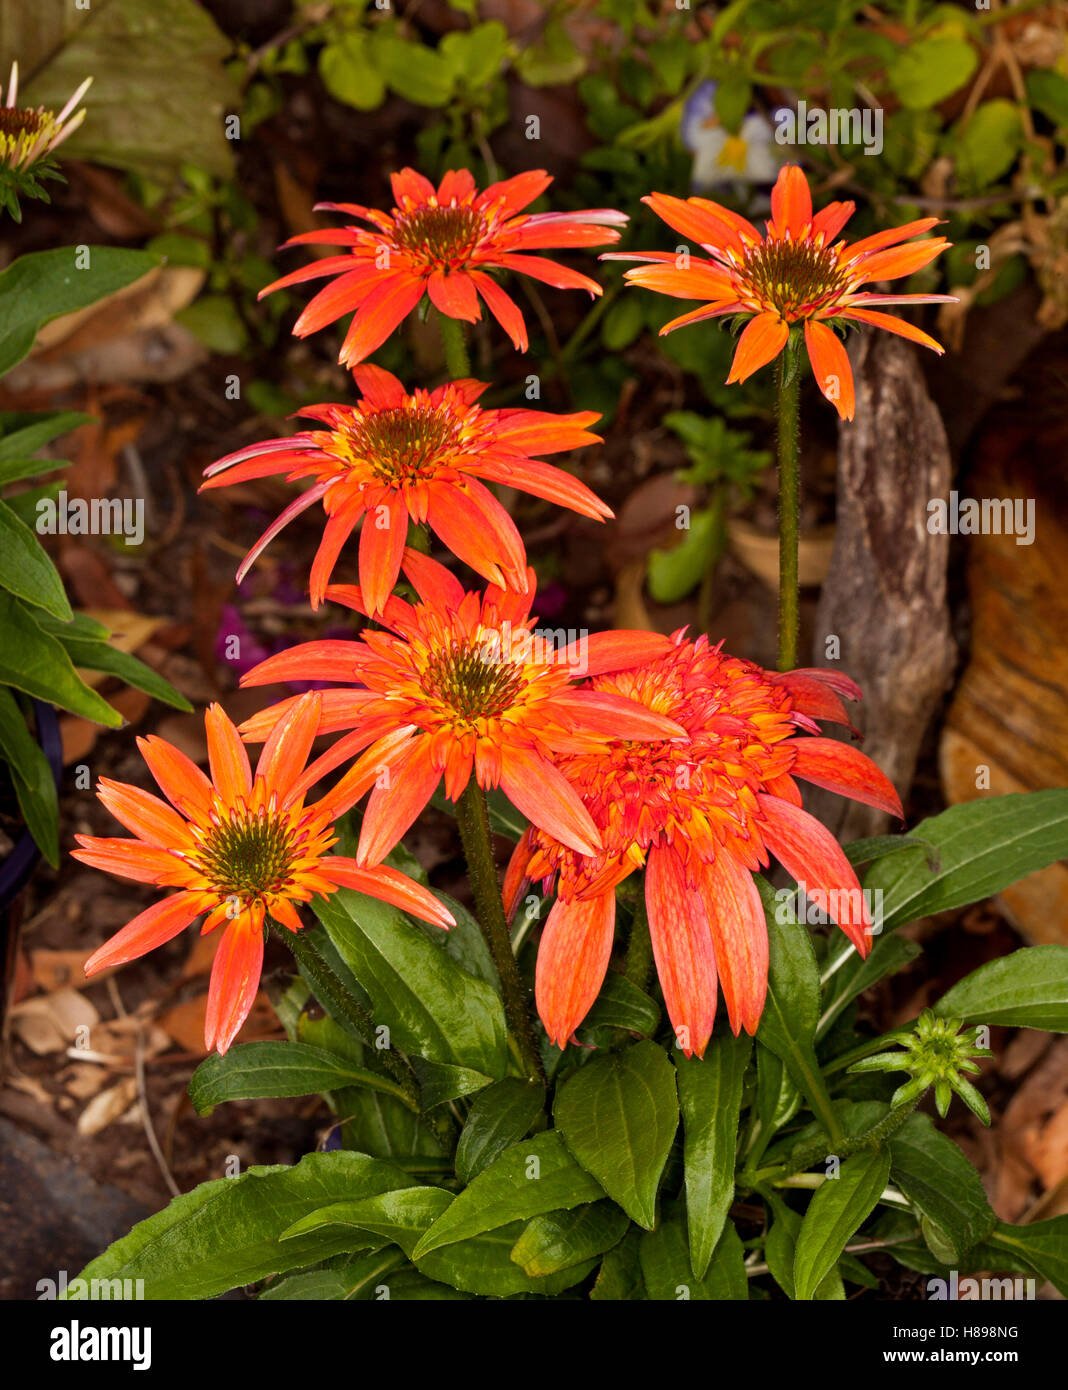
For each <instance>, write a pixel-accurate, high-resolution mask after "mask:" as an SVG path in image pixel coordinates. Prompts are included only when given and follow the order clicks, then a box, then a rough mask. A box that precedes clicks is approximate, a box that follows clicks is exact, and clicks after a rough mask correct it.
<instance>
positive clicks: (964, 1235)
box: [890, 1115, 996, 1266]
mask: <svg viewBox="0 0 1068 1390" xmlns="http://www.w3.org/2000/svg"><path fill="white" fill-rule="evenodd" d="M890 1156H891V1168H890V1173H891V1176H892V1178H893V1180H894V1183H895V1185H896V1186H897V1187H899V1188H900V1189H901V1191H902V1192H903V1193H904V1194H905V1196H906V1197H907V1198H908V1199H909V1201H910V1202H911V1203H912V1205H913V1206H914V1207H915V1208H916V1210H917V1211H918V1212H920V1213H921V1214H922V1215H923V1216H925V1217H926V1218H927V1220H928V1221H930V1222H933V1223H934V1225H935V1226H936V1227H937V1228H938V1229H939V1231H940V1232H941V1233H942V1235H943V1236H944V1238H945V1240H946V1242H947V1243H948V1244H949V1246H950V1256H951V1258H950V1261H949V1262H950V1263H952V1264H954V1265H958V1266H959V1264H960V1261H961V1259H962V1257H963V1256H964V1255H965V1254H966V1252H967V1251H968V1250H970V1249H971V1247H972V1246H973V1245H976V1244H978V1242H979V1241H981V1240H985V1239H986V1238H987V1236H988V1235H989V1234H990V1232H991V1231H992V1230H993V1229H994V1225H995V1222H996V1218H995V1216H994V1213H993V1211H992V1210H991V1208H990V1203H989V1202H988V1201H987V1199H986V1193H985V1192H984V1191H983V1184H982V1180H981V1179H980V1177H979V1174H978V1173H977V1172H976V1171H975V1169H974V1168H973V1167H972V1165H971V1164H970V1163H969V1162H968V1160H967V1159H966V1158H965V1157H964V1155H963V1154H962V1153H961V1151H960V1149H958V1148H957V1146H956V1144H954V1143H953V1141H952V1140H951V1139H947V1138H946V1136H945V1135H944V1134H941V1133H939V1131H938V1130H937V1129H935V1127H934V1123H933V1121H932V1120H931V1117H930V1116H929V1115H910V1116H909V1118H908V1119H907V1120H906V1121H905V1123H904V1124H903V1125H902V1126H901V1128H900V1129H899V1130H898V1131H897V1133H896V1134H895V1135H894V1136H893V1138H892V1139H891V1140H890Z"/></svg>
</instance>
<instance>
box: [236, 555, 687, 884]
mask: <svg viewBox="0 0 1068 1390" xmlns="http://www.w3.org/2000/svg"><path fill="white" fill-rule="evenodd" d="M404 572H405V574H406V575H407V577H408V579H409V580H410V581H411V583H412V584H413V585H414V587H415V589H416V592H417V593H418V595H419V598H420V600H421V602H420V603H418V604H414V605H413V604H410V603H406V602H405V601H404V600H403V599H399V598H396V597H394V598H391V599H389V601H388V602H387V603H386V606H385V609H384V611H383V613H382V614H381V617H380V619H379V621H381V622H382V623H383V624H384V625H385V626H386V627H387V628H390V629H391V630H392V631H391V632H372V631H367V632H364V633H362V634H361V637H360V640H359V641H356V642H345V641H323V642H307V643H304V644H302V645H300V646H297V647H292V648H290V650H289V651H286V652H281V653H280V654H279V655H277V656H272V657H269V658H268V659H267V660H266V661H264V662H261V663H260V665H259V666H257V667H255V668H254V669H253V670H252V671H250V672H249V673H248V675H246V676H245V677H244V678H243V681H242V683H243V684H246V685H265V684H267V683H269V682H272V681H276V680H294V679H296V680H302V681H306V680H327V681H345V682H349V683H350V684H352V683H355V684H356V685H358V686H359V688H358V689H342V690H335V691H328V692H325V693H324V695H323V714H322V721H321V724H320V728H321V730H322V732H331V731H339V730H342V729H352V730H353V732H352V733H350V734H347V735H345V736H344V737H343V738H341V739H339V740H338V742H337V743H336V744H335V746H334V747H333V748H332V749H331V750H330V751H329V752H327V753H325V754H323V756H322V757H321V758H319V759H318V760H317V762H315V763H313V764H312V766H311V767H310V768H309V769H308V773H307V777H308V778H309V779H314V778H315V777H318V776H321V775H323V773H325V772H327V771H329V770H330V769H332V768H335V767H339V766H340V765H341V764H342V763H343V762H346V761H348V759H349V758H350V757H352V756H353V755H355V754H358V753H362V756H361V757H359V758H358V760H357V761H356V762H355V763H354V764H353V766H352V767H351V768H350V769H349V770H348V771H347V772H346V774H345V776H344V777H343V778H342V781H341V782H339V783H338V786H337V787H335V789H334V795H335V796H337V797H339V798H343V799H344V801H345V803H346V804H347V805H352V804H353V802H354V801H355V800H357V799H358V798H359V797H360V796H362V795H363V793H364V792H365V791H367V790H368V789H369V788H370V787H371V786H372V785H374V787H375V790H374V791H373V792H372V793H371V797H370V799H369V801H368V803H367V809H366V812H365V814H364V818H363V827H362V830H361V834H360V844H359V848H358V850H357V854H356V859H357V862H358V863H360V864H376V863H378V862H379V861H380V860H381V859H383V858H384V857H385V855H387V854H388V853H389V851H390V850H391V849H392V848H393V846H394V845H395V844H396V843H397V841H398V840H399V839H400V837H401V836H402V835H403V834H404V832H405V831H406V830H407V829H408V827H409V826H410V825H411V824H412V822H413V821H414V820H415V818H416V817H417V816H418V815H419V813H420V811H421V810H422V809H423V807H424V806H425V805H426V803H427V802H428V801H429V800H430V797H431V796H432V794H433V792H434V789H435V788H436V787H437V785H438V782H439V781H440V780H441V778H442V776H444V779H445V793H446V795H447V796H448V797H450V798H451V799H452V800H454V801H455V800H457V799H458V798H459V796H460V794H461V793H462V792H463V790H464V788H465V787H466V786H467V784H468V781H469V780H470V778H471V776H472V774H473V775H474V777H475V778H476V780H477V782H478V784H479V786H481V787H484V788H490V787H496V786H500V787H501V788H503V790H504V792H505V794H506V795H507V796H508V797H509V799H510V800H511V801H512V802H513V803H514V804H515V805H516V806H517V807H518V809H519V810H520V811H521V812H522V813H523V814H524V815H525V816H527V817H528V818H529V819H530V820H531V821H532V822H533V823H534V824H535V825H538V826H541V827H543V828H544V829H545V830H547V831H548V832H549V833H550V834H552V835H554V836H555V837H556V838H557V839H559V840H561V841H562V842H563V843H564V844H566V845H570V846H571V847H572V848H574V849H577V850H578V851H580V852H581V853H592V852H594V851H596V850H597V849H599V848H600V843H601V841H600V835H599V832H598V830H597V827H596V826H595V825H594V823H593V821H592V819H591V818H590V814H589V812H588V811H587V810H586V808H585V807H584V806H583V804H582V801H581V799H580V797H579V795H578V793H577V792H576V791H575V790H574V788H573V787H572V786H571V784H570V783H569V782H568V781H567V780H566V779H565V778H564V777H563V776H562V775H561V773H560V772H559V771H558V770H557V767H556V765H555V760H556V758H557V757H558V756H559V755H560V754H561V753H564V752H571V751H585V750H587V749H590V748H593V747H596V746H597V745H598V744H599V743H600V742H602V741H603V740H604V739H606V738H612V737H625V738H631V739H635V740H640V739H644V738H654V739H658V740H665V739H671V738H673V737H680V738H683V737H685V734H684V731H683V730H682V729H681V728H680V727H679V725H678V724H676V723H674V722H673V721H672V720H671V719H667V718H664V717H663V716H661V715H660V714H657V713H655V712H651V711H650V710H648V709H646V708H644V707H643V706H642V705H640V704H637V703H635V702H634V701H633V700H629V699H626V698H624V697H623V696H621V695H618V694H615V693H613V692H611V691H599V690H593V689H581V688H578V687H577V686H576V683H575V678H576V676H577V675H578V676H584V675H601V674H602V673H604V672H608V671H615V670H619V669H620V668H622V667H628V666H634V665H636V664H637V663H639V662H641V661H645V660H648V659H649V658H650V657H651V656H655V655H658V654H659V653H661V652H664V651H665V650H668V649H670V639H669V638H666V637H661V636H660V635H659V634H656V633H650V632H603V633H595V634H593V635H591V636H581V635H580V636H578V637H576V638H575V640H573V641H571V642H568V641H567V640H566V639H567V636H568V634H565V633H563V632H560V633H557V632H556V631H553V632H551V633H548V634H543V633H542V632H540V631H539V630H538V629H536V628H535V622H536V619H534V618H532V617H531V616H530V608H531V604H532V602H533V599H534V588H535V581H534V572H533V570H529V571H528V586H529V587H528V590H527V592H526V593H518V592H515V591H511V590H506V589H501V588H499V587H498V586H496V585H490V586H489V588H487V590H486V593H485V595H484V596H483V597H481V598H480V597H479V595H478V594H474V593H465V592H464V590H463V588H462V586H461V585H460V582H459V581H458V580H457V579H456V578H455V577H454V576H453V575H452V574H450V573H449V571H448V570H447V569H446V568H445V567H444V566H443V565H439V564H438V563H437V561H436V560H431V559H429V558H428V557H427V556H425V555H421V554H419V553H418V552H416V551H413V550H406V551H405V552H404ZM326 592H327V597H328V598H330V599H333V600H334V601H335V602H338V603H343V604H346V605H347V606H348V607H350V608H353V609H355V610H357V611H358V612H362V613H366V612H367V604H366V602H365V600H364V598H363V595H362V593H361V591H360V589H359V588H358V587H357V586H355V585H344V584H338V585H331V587H330V588H329V589H327V591H326ZM292 703H293V702H292V700H286V701H282V702H281V703H280V704H278V705H275V706H273V707H272V708H270V709H267V710H263V711H262V712H261V713H260V714H257V715H254V716H253V718H252V719H249V720H247V721H246V722H245V723H244V724H243V725H242V726H241V732H242V734H243V735H244V736H245V737H246V738H249V739H252V740H256V739H260V738H263V737H264V736H265V735H266V734H267V733H268V732H269V731H270V730H271V728H272V727H273V726H274V723H275V721H276V720H277V719H279V718H280V717H282V716H284V715H285V714H286V713H287V711H288V709H289V708H290V706H291V705H292ZM363 750H366V752H364V751H363ZM376 784H377V785H376Z"/></svg>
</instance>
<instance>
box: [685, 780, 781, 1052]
mask: <svg viewBox="0 0 1068 1390" xmlns="http://www.w3.org/2000/svg"><path fill="white" fill-rule="evenodd" d="M784 804H785V803H784ZM700 889H701V896H702V898H703V899H704V904H705V911H706V912H707V914H708V925H709V930H710V931H711V933H712V946H713V949H714V951H715V956H716V968H717V970H718V972H719V982H720V988H721V989H722V990H723V998H724V1000H725V1002H726V1005H727V1017H728V1018H729V1019H730V1024H731V1029H732V1031H733V1032H734V1034H735V1036H737V1035H738V1033H739V1031H740V1030H741V1029H743V1028H744V1029H745V1031H746V1032H747V1033H755V1032H756V1030H757V1027H758V1025H759V1023H760V1015H761V1014H762V1013H763V1012H764V996H765V995H766V993H767V988H768V924H767V921H766V920H765V917H764V905H763V903H762V902H761V900H760V893H759V892H758V891H757V886H756V883H755V882H754V881H753V875H752V874H751V873H750V872H749V870H748V869H746V868H745V867H744V866H743V865H741V864H739V863H738V861H737V860H736V859H735V858H734V856H733V855H732V854H731V852H730V850H729V849H728V848H723V849H721V851H720V852H719V853H718V854H717V855H716V858H715V862H714V863H712V864H709V865H707V866H706V868H705V871H704V875H703V878H702V880H701V883H700Z"/></svg>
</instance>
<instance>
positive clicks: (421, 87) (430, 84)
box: [372, 33, 454, 106]
mask: <svg viewBox="0 0 1068 1390" xmlns="http://www.w3.org/2000/svg"><path fill="white" fill-rule="evenodd" d="M372 58H373V61H374V65H375V67H376V68H377V69H378V71H379V72H380V73H381V75H382V76H383V77H384V78H385V80H386V81H387V82H388V83H389V85H390V87H391V88H392V89H393V91H395V92H396V93H397V95H398V96H401V97H404V98H405V100H406V101H411V102H414V103H415V105H416V106H444V105H445V103H446V102H447V101H448V100H449V98H450V97H451V96H452V90H453V82H454V77H453V72H452V68H451V67H450V65H449V63H448V62H447V61H446V59H445V58H443V57H442V56H441V54H440V53H437V52H435V51H434V49H432V48H426V47H424V45H423V44H421V43H408V42H407V41H406V40H404V39H400V38H397V37H396V36H395V35H393V34H383V33H376V34H375V35H374V36H373V45H372Z"/></svg>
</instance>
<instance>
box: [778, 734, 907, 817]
mask: <svg viewBox="0 0 1068 1390" xmlns="http://www.w3.org/2000/svg"><path fill="white" fill-rule="evenodd" d="M793 747H794V749H795V752H796V756H795V758H794V765H793V767H792V768H791V769H790V771H791V773H792V775H793V776H794V777H800V778H801V779H802V780H803V781H805V782H811V783H812V784H813V785H814V786H817V787H825V788H826V789H827V790H828V791H832V792H837V793H838V794H839V796H849V797H852V799H853V800H854V801H860V802H863V804H864V805H865V806H874V807H875V808H876V809H877V810H879V811H886V812H887V813H888V814H889V815H891V816H897V817H898V819H899V820H904V818H905V813H904V811H903V810H902V807H901V798H900V797H899V796H898V794H897V789H896V787H895V786H894V784H893V782H891V781H890V778H889V777H887V775H886V773H885V772H883V771H882V769H881V768H879V767H877V766H876V765H875V763H873V762H872V760H871V758H869V757H868V756H867V755H866V754H864V753H862V752H861V751H860V750H859V749H858V748H853V747H852V746H851V745H850V744H848V743H839V742H838V740H837V739H833V738H799V739H797V740H796V741H795V742H794V744H793Z"/></svg>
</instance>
